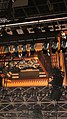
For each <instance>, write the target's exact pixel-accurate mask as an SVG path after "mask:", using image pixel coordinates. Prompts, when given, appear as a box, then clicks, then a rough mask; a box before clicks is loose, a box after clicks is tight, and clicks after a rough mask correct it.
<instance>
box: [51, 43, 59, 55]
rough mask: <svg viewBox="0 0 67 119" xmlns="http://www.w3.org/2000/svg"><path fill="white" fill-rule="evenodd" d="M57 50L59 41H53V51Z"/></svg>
mask: <svg viewBox="0 0 67 119" xmlns="http://www.w3.org/2000/svg"><path fill="white" fill-rule="evenodd" d="M57 50H58V42H57V41H53V42H52V46H51V51H52V53H56V51H57Z"/></svg>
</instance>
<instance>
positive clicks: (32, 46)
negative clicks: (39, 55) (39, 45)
mask: <svg viewBox="0 0 67 119" xmlns="http://www.w3.org/2000/svg"><path fill="white" fill-rule="evenodd" d="M34 53H35V45H34V44H31V45H30V55H34Z"/></svg>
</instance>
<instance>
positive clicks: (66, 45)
mask: <svg viewBox="0 0 67 119" xmlns="http://www.w3.org/2000/svg"><path fill="white" fill-rule="evenodd" d="M60 49H61V50H62V52H63V53H65V52H66V50H67V36H66V34H65V33H64V32H62V33H61V41H60Z"/></svg>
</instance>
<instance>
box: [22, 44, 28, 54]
mask: <svg viewBox="0 0 67 119" xmlns="http://www.w3.org/2000/svg"><path fill="white" fill-rule="evenodd" d="M26 54H27V48H26V44H24V45H23V46H22V56H25V55H26Z"/></svg>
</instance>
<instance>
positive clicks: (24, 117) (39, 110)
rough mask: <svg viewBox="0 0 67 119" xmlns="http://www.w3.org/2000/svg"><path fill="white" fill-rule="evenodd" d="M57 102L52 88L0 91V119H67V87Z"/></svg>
mask: <svg viewBox="0 0 67 119" xmlns="http://www.w3.org/2000/svg"><path fill="white" fill-rule="evenodd" d="M62 92H63V94H62V97H61V99H60V101H58V102H56V101H53V100H51V99H50V93H51V87H49V86H48V87H16V88H1V90H0V100H1V101H0V119H10V118H11V119H33V118H35V119H38V118H42V119H44V118H47V119H48V118H50V117H56V119H57V117H67V87H63V88H62Z"/></svg>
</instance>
